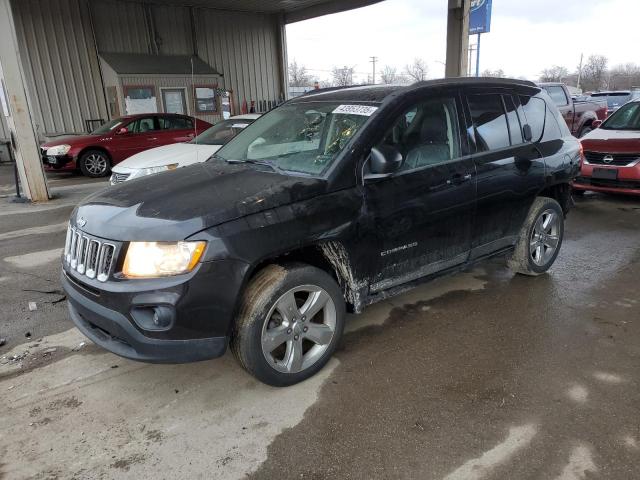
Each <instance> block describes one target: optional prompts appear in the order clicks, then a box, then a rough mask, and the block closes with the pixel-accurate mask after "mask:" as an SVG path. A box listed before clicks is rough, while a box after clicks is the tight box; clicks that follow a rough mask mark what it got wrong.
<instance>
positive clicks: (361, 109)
mask: <svg viewBox="0 0 640 480" xmlns="http://www.w3.org/2000/svg"><path fill="white" fill-rule="evenodd" d="M376 109H377V107H375V106H372V105H351V104H350V105H345V104H341V103H337V102H309V103H297V104H285V105H283V106H281V107H279V108H277V109H275V110H273V111H272V112H270V113H268V114H266V115H265V116H263V117H261V118H260V119H258V120H256V122H255V123H253V124H252V125H251V126H250V127H248V128H247V129H246V130H245V131H244V132H243V134H242V135H238V136H237V137H235V138H234V139H233V140H232V141H230V142H229V143H228V144H227V145H225V146H224V147H222V149H220V150H219V151H218V152H217V154H216V156H217V157H220V158H222V159H223V160H235V161H249V162H251V161H260V162H268V163H270V164H272V165H274V166H275V167H277V168H278V169H280V170H287V171H291V172H299V173H305V174H309V175H322V174H323V173H324V172H325V171H326V170H327V169H328V168H329V166H330V165H331V164H332V163H333V161H334V160H335V158H336V157H337V156H338V154H339V153H340V152H341V151H342V149H343V148H344V147H345V145H346V144H347V143H348V142H349V140H351V138H353V136H354V135H355V134H356V132H357V131H358V130H359V129H360V127H362V125H363V124H364V123H365V122H366V121H367V119H368V117H369V116H370V115H371V114H373V112H374V111H375V110H376Z"/></svg>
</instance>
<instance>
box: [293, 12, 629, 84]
mask: <svg viewBox="0 0 640 480" xmlns="http://www.w3.org/2000/svg"><path fill="white" fill-rule="evenodd" d="M447 3H448V2H447V0H384V1H382V2H381V3H378V4H375V5H371V6H368V7H364V8H359V9H356V10H351V11H348V12H342V13H338V14H334V15H326V16H324V17H319V18H316V19H312V20H306V21H303V22H297V23H293V24H290V25H288V26H287V53H288V58H289V62H291V61H293V60H294V59H295V60H296V61H297V62H298V64H303V65H304V66H306V67H307V69H308V70H309V73H311V74H312V75H314V76H317V77H318V78H319V79H327V80H328V79H330V77H331V74H330V71H331V69H332V68H333V67H334V66H338V67H343V66H349V67H354V68H355V72H356V76H355V78H354V81H355V82H358V81H361V80H366V79H367V77H368V76H370V75H371V70H372V64H371V63H370V62H369V57H371V56H372V55H375V56H377V57H378V64H377V67H376V69H377V71H378V72H379V71H380V69H381V68H382V67H384V66H385V65H390V66H393V67H396V68H397V69H398V72H400V71H401V70H402V69H403V67H404V65H406V64H407V63H411V62H412V61H413V59H414V58H416V57H419V58H422V59H424V60H425V61H426V63H427V66H428V67H429V77H430V78H438V77H442V76H443V75H444V65H443V62H444V61H445V46H446V23H447V11H446V7H447ZM639 22H640V0H536V1H532V0H528V1H527V0H493V13H492V19H491V32H490V33H487V34H483V35H482V41H481V53H480V70H481V71H483V70H485V69H489V70H497V69H502V70H503V71H504V72H505V74H506V75H508V76H510V77H525V78H529V79H533V80H535V79H537V78H538V77H539V75H540V72H541V71H542V70H543V69H545V68H548V67H551V66H553V65H561V66H565V67H567V68H568V69H569V71H570V72H573V71H575V70H576V69H577V66H578V64H579V62H580V54H581V53H583V54H584V57H585V59H586V58H587V57H588V56H589V55H594V54H597V55H605V56H607V57H608V58H609V66H615V65H617V64H620V63H627V62H635V63H640V54H639V53H638V52H639V50H638V45H639V44H640V27H638V25H640V23H639ZM470 43H471V44H473V43H475V36H472V38H471V39H470ZM378 80H379V77H378Z"/></svg>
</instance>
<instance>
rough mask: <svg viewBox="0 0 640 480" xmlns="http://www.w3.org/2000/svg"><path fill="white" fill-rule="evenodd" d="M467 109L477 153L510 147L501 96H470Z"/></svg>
mask: <svg viewBox="0 0 640 480" xmlns="http://www.w3.org/2000/svg"><path fill="white" fill-rule="evenodd" d="M469 109H470V110H471V120H472V121H473V128H474V130H475V137H476V146H477V148H478V150H479V151H481V152H487V151H490V150H497V149H500V148H504V147H508V146H509V145H510V142H509V125H508V123H507V116H506V113H505V111H504V106H503V104H502V95H498V94H488V95H470V96H469Z"/></svg>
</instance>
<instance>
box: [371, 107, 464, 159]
mask: <svg viewBox="0 0 640 480" xmlns="http://www.w3.org/2000/svg"><path fill="white" fill-rule="evenodd" d="M459 138H460V135H459V129H458V113H457V109H456V102H455V99H453V98H438V99H433V100H427V101H425V102H421V103H419V104H418V105H415V106H412V107H411V108H409V109H408V110H407V111H405V112H404V113H403V114H402V115H400V117H399V118H398V119H397V120H396V121H395V122H394V124H393V126H392V127H391V128H390V129H389V130H388V131H387V133H386V134H385V136H384V138H383V140H382V142H380V144H379V145H388V146H391V147H394V148H395V149H396V150H398V151H399V152H400V153H401V154H402V158H403V159H404V160H403V162H402V167H401V170H414V169H417V168H422V167H426V166H430V165H438V164H441V163H444V162H448V161H450V160H453V159H455V158H458V157H459V156H460V141H459Z"/></svg>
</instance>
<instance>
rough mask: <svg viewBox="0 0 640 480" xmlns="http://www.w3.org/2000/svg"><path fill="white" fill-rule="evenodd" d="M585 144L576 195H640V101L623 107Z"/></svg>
mask: <svg viewBox="0 0 640 480" xmlns="http://www.w3.org/2000/svg"><path fill="white" fill-rule="evenodd" d="M581 142H582V147H583V149H584V159H583V162H582V166H581V167H580V176H579V177H578V178H576V179H575V181H574V183H573V188H574V191H575V192H576V193H582V192H584V191H585V190H593V191H596V192H610V193H626V194H630V195H640V100H636V101H632V102H629V103H627V104H625V105H624V106H622V107H620V108H619V109H618V110H617V111H616V112H615V113H614V114H613V115H611V116H610V117H609V118H607V119H606V120H605V121H604V123H602V125H600V127H599V128H597V129H595V130H593V131H592V132H591V133H589V134H587V135H586V136H584V137H583V138H582V139H581Z"/></svg>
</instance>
